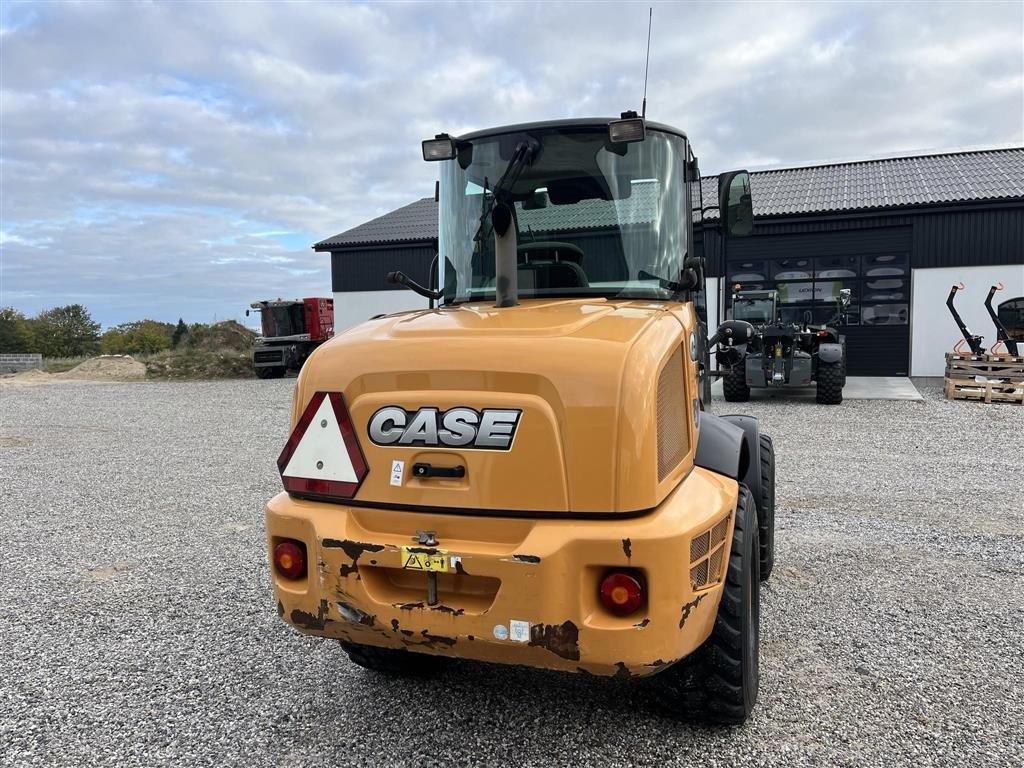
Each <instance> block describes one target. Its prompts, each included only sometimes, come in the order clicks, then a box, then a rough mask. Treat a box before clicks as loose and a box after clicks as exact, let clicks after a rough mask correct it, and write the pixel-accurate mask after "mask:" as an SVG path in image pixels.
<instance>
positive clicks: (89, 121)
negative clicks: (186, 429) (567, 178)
mask: <svg viewBox="0 0 1024 768" xmlns="http://www.w3.org/2000/svg"><path fill="white" fill-rule="evenodd" d="M649 5H650V3H636V4H633V3H626V2H610V3H581V2H579V3H552V2H547V3H521V2H512V1H511V0H503V1H502V2H500V3H482V2H481V3H441V4H433V3H425V2H424V3H372V4H370V3H365V4H364V3H356V4H341V3H338V4H335V3H315V4H313V3H308V4H307V3H270V4H261V3H249V2H247V3H241V2H238V3H235V2H222V3H218V2H175V3H160V2H145V3H133V2H128V1H127V0H125V1H123V2H113V3H109V4H108V3H103V2H77V3H58V2H32V3H20V2H10V1H8V0H5V1H4V2H3V4H2V5H0V162H2V166H0V305H9V306H14V307H16V308H17V309H19V310H21V311H23V312H25V313H26V314H29V315H32V314H35V313H36V312H38V311H40V310H41V309H45V308H47V307H51V306H56V305H60V304H68V303H81V304H84V305H85V306H86V307H88V308H89V310H90V311H91V312H92V314H93V317H94V318H95V319H97V320H98V321H100V322H101V323H102V324H103V325H104V326H111V325H115V324H117V323H121V322H126V321H131V320H137V319H140V318H143V317H150V318H154V319H157V320H165V321H172V322H173V321H176V320H177V319H178V318H179V317H183V318H184V319H185V320H186V321H189V322H210V321H212V320H223V319H227V318H236V319H242V315H243V313H244V311H245V308H246V307H247V306H248V305H249V303H250V302H252V301H255V300H258V299H262V298H273V297H277V296H281V297H288V298H292V297H300V296H316V295H330V264H329V261H330V258H329V256H328V255H327V254H317V253H314V252H313V251H312V250H310V246H311V245H312V244H313V243H315V242H316V241H318V240H321V239H323V238H326V237H329V236H330V235H333V234H335V233H338V232H342V231H344V230H346V229H349V228H351V227H353V226H355V225H357V224H360V223H362V222H364V221H367V220H369V219H371V218H374V217H376V216H379V215H381V214H383V213H386V212H388V211H390V210H393V209H395V208H397V207H399V206H402V205H405V204H407V203H410V202H412V201H414V200H417V199H419V198H421V197H426V196H429V195H431V194H433V180H434V179H435V178H436V171H437V169H436V166H433V165H431V164H427V163H424V162H423V161H422V158H421V156H420V146H419V143H420V141H421V140H422V139H424V138H429V137H432V136H433V135H435V134H436V133H439V132H441V131H445V132H448V133H452V134H458V133H460V132H463V131H468V130H472V129H477V128H484V127H488V126H493V125H503V124H509V123H516V122H524V121H530V120H543V119H555V118H560V117H583V116H594V115H617V114H618V113H619V112H621V111H623V110H626V109H637V110H639V108H640V101H641V98H642V94H643V75H644V48H645V44H646V38H647V15H648V14H647V9H648V6H649ZM653 7H654V29H653V35H652V41H651V62H650V79H649V83H648V109H647V113H648V116H649V117H650V118H651V119H653V120H658V121H660V122H665V123H670V124H673V125H677V126H679V127H680V128H683V129H684V130H686V132H687V133H688V135H689V136H690V138H691V141H692V142H693V146H694V149H695V151H696V153H697V155H698V156H699V157H700V162H701V169H702V171H703V172H704V173H705V174H707V173H715V172H718V171H721V170H727V169H729V168H735V167H747V168H750V169H757V168H766V167H780V166H781V167H784V166H787V165H796V164H803V163H808V162H814V161H821V160H829V159H860V158H866V157H878V156H885V155H886V154H890V153H902V152H908V151H915V150H938V149H949V148H961V147H978V146H997V145H998V146H1005V145H1007V144H1016V145H1022V144H1024V3H1021V2H1019V0H1012V1H1010V2H971V3H968V2H955V3H942V2H928V3H924V2H921V3H911V4H901V3H896V2H881V3H833V2H809V3H796V4H793V3H735V4H733V3H724V2H723V3H709V4H703V3H672V4H667V3H654V4H653Z"/></svg>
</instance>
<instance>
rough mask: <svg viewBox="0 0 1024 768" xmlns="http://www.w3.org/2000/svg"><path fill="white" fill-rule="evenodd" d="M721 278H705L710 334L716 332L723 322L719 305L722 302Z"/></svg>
mask: <svg viewBox="0 0 1024 768" xmlns="http://www.w3.org/2000/svg"><path fill="white" fill-rule="evenodd" d="M721 282H722V280H721V278H717V277H708V278H706V280H705V284H706V290H707V302H708V335H709V336H710V335H711V334H713V333H714V332H715V330H716V329H717V328H718V326H719V325H721V324H722V318H720V317H719V316H718V307H719V304H720V299H721V297H720V296H719V293H720V292H721V290H722V289H721Z"/></svg>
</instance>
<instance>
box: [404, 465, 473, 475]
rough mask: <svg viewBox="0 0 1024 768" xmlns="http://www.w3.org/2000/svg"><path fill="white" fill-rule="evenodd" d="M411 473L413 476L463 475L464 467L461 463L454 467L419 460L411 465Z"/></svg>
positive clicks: (464, 472)
mask: <svg viewBox="0 0 1024 768" xmlns="http://www.w3.org/2000/svg"><path fill="white" fill-rule="evenodd" d="M412 473H413V475H414V476H415V477H454V478H458V477H465V476H466V468H465V467H464V466H462V465H461V464H458V465H456V466H454V467H435V466H434V465H433V464H428V463H427V462H419V463H416V464H413V465H412Z"/></svg>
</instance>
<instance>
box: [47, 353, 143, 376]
mask: <svg viewBox="0 0 1024 768" xmlns="http://www.w3.org/2000/svg"><path fill="white" fill-rule="evenodd" d="M56 377H57V378H61V379H82V380H85V381H138V380H139V379H144V378H146V366H145V365H144V364H142V363H140V362H139V361H138V360H136V359H135V358H133V357H132V356H131V355H101V356H100V357H91V358H89V359H88V360H86V361H85V362H84V363H79V364H78V365H76V366H75V367H74V368H72V369H71V370H70V371H66V372H65V373H58V374H56Z"/></svg>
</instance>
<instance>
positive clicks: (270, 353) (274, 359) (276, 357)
mask: <svg viewBox="0 0 1024 768" xmlns="http://www.w3.org/2000/svg"><path fill="white" fill-rule="evenodd" d="M252 359H253V362H256V363H279V362H281V361H282V360H283V359H284V355H283V354H282V352H281V350H279V349H273V350H265V351H262V352H254V353H253V356H252Z"/></svg>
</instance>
